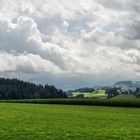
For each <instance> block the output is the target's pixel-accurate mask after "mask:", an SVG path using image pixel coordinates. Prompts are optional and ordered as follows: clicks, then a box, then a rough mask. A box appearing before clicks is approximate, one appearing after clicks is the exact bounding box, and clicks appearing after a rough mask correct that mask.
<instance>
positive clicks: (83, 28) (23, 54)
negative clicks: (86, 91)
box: [0, 0, 140, 86]
mask: <svg viewBox="0 0 140 140" xmlns="http://www.w3.org/2000/svg"><path fill="white" fill-rule="evenodd" d="M139 9H140V2H139V1H138V0H135V1H134V0H78V1H75V0H70V1H65V0H60V1H57V0H52V1H51V2H50V1H48V0H40V1H39V0H24V1H23V0H21V1H18V0H8V1H4V0H1V5H0V72H2V73H3V75H5V73H9V74H11V73H15V74H16V75H18V73H23V75H24V74H26V73H30V74H29V75H32V78H33V79H34V76H35V75H34V74H32V73H38V74H39V75H41V74H40V73H41V72H42V73H43V75H44V76H45V75H48V73H49V74H50V75H51V77H52V79H53V81H55V80H54V77H56V75H57V76H58V77H59V75H63V74H65V76H66V75H69V79H70V77H71V79H74V78H73V77H72V76H73V75H75V76H77V77H78V78H79V77H80V78H81V79H83V78H85V77H86V78H87V79H88V77H93V79H94V77H96V78H95V79H96V81H98V80H97V79H100V80H101V79H102V80H101V81H105V80H107V81H110V79H112V80H117V79H119V78H120V79H123V78H124V79H127V78H128V79H138V78H140V46H139V44H140V26H139V25H140V18H139ZM79 75H80V76H79ZM105 75H106V76H105ZM107 76H108V77H107ZM19 77H20V76H19ZM75 78H76V77H75ZM80 78H79V79H80ZM38 79H39V78H38ZM56 79H57V78H56ZM61 79H63V78H60V80H61ZM57 80H58V81H60V80H59V79H57ZM63 80H64V79H63ZM50 81H51V80H50ZM64 81H65V80H64ZM89 81H90V82H89V83H90V84H92V80H89ZM93 81H94V80H93ZM96 81H95V82H96ZM86 82H87V81H86ZM54 83H55V82H54ZM62 83H63V82H62ZM73 83H74V84H75V82H74V80H73ZM98 83H100V82H98ZM70 84H71V82H70ZM58 86H59V85H58Z"/></svg>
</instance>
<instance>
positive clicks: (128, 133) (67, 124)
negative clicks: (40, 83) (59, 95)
mask: <svg viewBox="0 0 140 140" xmlns="http://www.w3.org/2000/svg"><path fill="white" fill-rule="evenodd" d="M139 132H140V109H139V108H123V107H101V106H80V105H54V104H51V105H48V104H20V103H0V139H2V140H9V139H10V140H46V139H47V140H53V139H54V140H55V139H61V140H63V139H64V140H71V139H72V140H90V139H91V140H93V139H95V140H108V139H110V140H132V139H133V140H139V139H140V133H139Z"/></svg>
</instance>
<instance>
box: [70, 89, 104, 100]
mask: <svg viewBox="0 0 140 140" xmlns="http://www.w3.org/2000/svg"><path fill="white" fill-rule="evenodd" d="M79 94H84V97H88V98H91V97H99V98H106V97H107V95H106V94H105V90H98V92H97V93H96V92H91V93H88V92H84V93H80V92H73V93H72V95H73V97H75V96H77V95H79Z"/></svg>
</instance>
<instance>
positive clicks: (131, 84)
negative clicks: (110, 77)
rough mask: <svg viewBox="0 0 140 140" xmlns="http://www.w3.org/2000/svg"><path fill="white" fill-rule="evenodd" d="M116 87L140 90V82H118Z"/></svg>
mask: <svg viewBox="0 0 140 140" xmlns="http://www.w3.org/2000/svg"><path fill="white" fill-rule="evenodd" d="M114 86H115V87H121V88H129V89H132V88H140V81H118V82H116V83H115V84H114Z"/></svg>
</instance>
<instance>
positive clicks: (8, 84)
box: [0, 78, 67, 100]
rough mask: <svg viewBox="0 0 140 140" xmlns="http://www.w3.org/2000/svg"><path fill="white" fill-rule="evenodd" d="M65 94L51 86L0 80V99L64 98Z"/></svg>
mask: <svg viewBox="0 0 140 140" xmlns="http://www.w3.org/2000/svg"><path fill="white" fill-rule="evenodd" d="M66 97H67V95H66V93H65V92H64V91H63V90H61V89H57V88H56V87H55V86H53V85H48V84H46V85H41V84H40V85H36V84H33V83H30V82H24V81H22V80H18V79H6V78H0V99H5V100H10V99H45V98H66Z"/></svg>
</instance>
